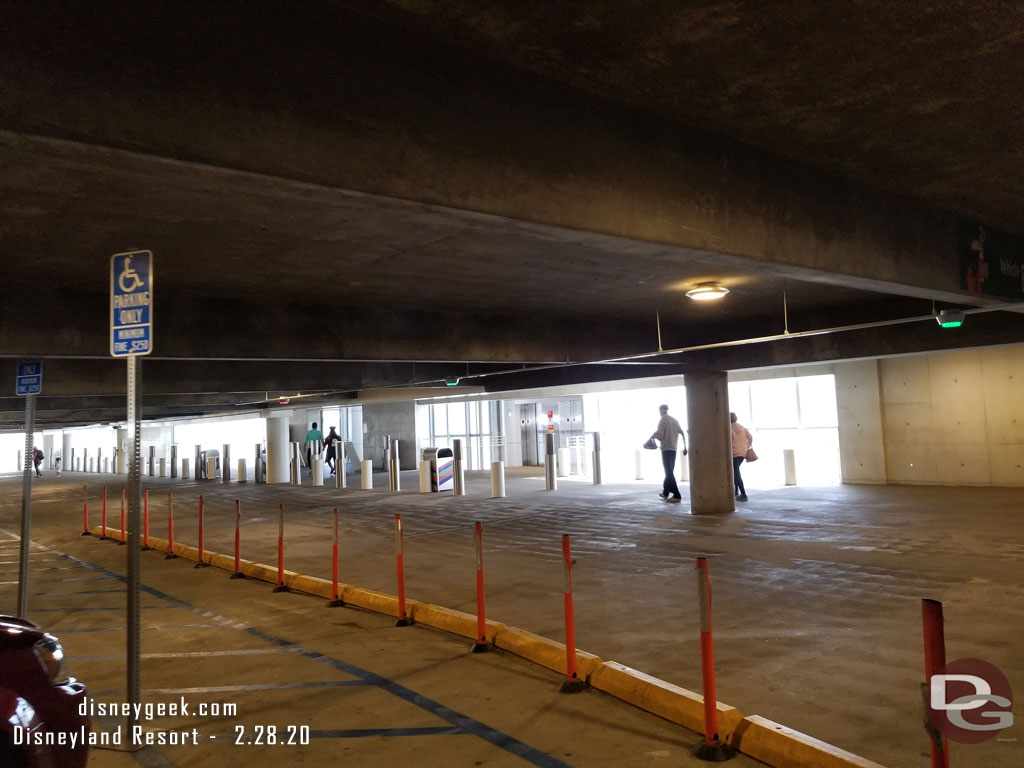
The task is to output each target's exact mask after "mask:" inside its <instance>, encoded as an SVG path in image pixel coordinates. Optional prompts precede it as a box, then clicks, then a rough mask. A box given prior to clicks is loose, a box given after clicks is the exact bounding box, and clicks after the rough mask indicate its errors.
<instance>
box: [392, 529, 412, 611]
mask: <svg viewBox="0 0 1024 768" xmlns="http://www.w3.org/2000/svg"><path fill="white" fill-rule="evenodd" d="M402 549H403V548H402V516H401V515H395V561H396V565H397V570H398V621H396V622H395V626H396V627H408V626H409V625H410V624H412V619H410V618H409V616H408V614H407V613H406V612H405V557H404V555H403V552H402Z"/></svg>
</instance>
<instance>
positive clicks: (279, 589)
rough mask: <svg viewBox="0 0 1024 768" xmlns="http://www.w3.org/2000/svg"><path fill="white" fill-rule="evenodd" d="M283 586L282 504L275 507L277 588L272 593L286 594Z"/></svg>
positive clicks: (285, 588)
mask: <svg viewBox="0 0 1024 768" xmlns="http://www.w3.org/2000/svg"><path fill="white" fill-rule="evenodd" d="M287 591H288V587H286V586H285V584H284V504H278V505H277V586H276V587H274V592H287Z"/></svg>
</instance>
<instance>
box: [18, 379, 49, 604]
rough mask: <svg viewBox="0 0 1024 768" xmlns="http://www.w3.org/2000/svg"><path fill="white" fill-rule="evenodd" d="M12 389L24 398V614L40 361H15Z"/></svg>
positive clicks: (21, 570)
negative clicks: (16, 368) (15, 371)
mask: <svg viewBox="0 0 1024 768" xmlns="http://www.w3.org/2000/svg"><path fill="white" fill-rule="evenodd" d="M15 380H16V385H15V392H17V394H18V397H24V398H25V465H24V467H23V469H24V472H23V473H22V478H21V542H20V547H19V558H18V613H17V615H18V616H21V617H22V618H27V617H28V541H29V534H30V532H31V527H32V526H31V521H32V461H33V459H34V458H35V456H34V454H35V429H36V395H38V394H39V393H40V392H42V391H43V361H42V360H26V361H24V362H21V363H18V374H17V376H16V379H15Z"/></svg>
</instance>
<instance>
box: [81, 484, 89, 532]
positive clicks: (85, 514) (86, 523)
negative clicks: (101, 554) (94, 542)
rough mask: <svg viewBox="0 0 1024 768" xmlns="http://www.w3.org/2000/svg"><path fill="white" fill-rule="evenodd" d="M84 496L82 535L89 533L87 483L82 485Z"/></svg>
mask: <svg viewBox="0 0 1024 768" xmlns="http://www.w3.org/2000/svg"><path fill="white" fill-rule="evenodd" d="M82 498H83V499H84V501H83V504H82V535H83V536H88V535H89V487H88V486H86V485H83V486H82Z"/></svg>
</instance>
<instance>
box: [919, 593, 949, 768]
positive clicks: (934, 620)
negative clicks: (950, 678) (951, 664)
mask: <svg viewBox="0 0 1024 768" xmlns="http://www.w3.org/2000/svg"><path fill="white" fill-rule="evenodd" d="M921 620H922V626H923V628H924V679H925V682H926V683H927V684H928V691H929V694H928V695H931V693H930V692H931V682H932V675H937V674H939V672H940V671H941V670H942V668H943V667H944V666H946V638H945V632H944V630H943V619H942V603H940V602H939V601H938V600H927V599H925V600H922V601H921ZM931 757H932V768H949V741H948V740H947V739H946V737H945V736H943V737H942V743H941V744H937V743H935V741H932V742H931Z"/></svg>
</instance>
